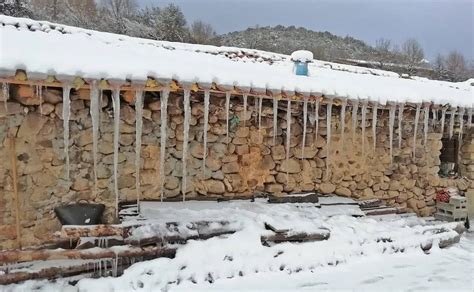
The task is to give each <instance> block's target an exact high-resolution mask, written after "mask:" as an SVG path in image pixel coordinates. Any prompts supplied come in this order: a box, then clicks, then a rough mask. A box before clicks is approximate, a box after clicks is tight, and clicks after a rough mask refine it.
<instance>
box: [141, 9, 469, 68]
mask: <svg viewBox="0 0 474 292" xmlns="http://www.w3.org/2000/svg"><path fill="white" fill-rule="evenodd" d="M138 1H139V3H140V4H141V5H143V6H146V5H148V6H150V5H155V6H156V5H157V6H164V5H166V4H168V3H170V2H173V3H176V4H178V5H179V6H180V7H181V9H182V10H183V12H184V14H185V16H186V18H187V20H188V21H189V22H192V21H193V20H196V19H200V20H203V21H205V22H208V23H210V24H212V25H213V26H214V28H215V29H216V31H217V32H218V33H225V32H230V31H236V30H243V29H246V28H247V27H251V26H255V25H260V26H267V25H271V26H274V25H277V24H281V25H285V26H289V25H295V26H297V27H298V26H303V27H306V28H308V29H312V30H316V31H326V30H327V31H329V32H331V33H333V34H336V35H340V36H346V35H350V36H352V37H355V38H359V39H362V40H363V41H365V42H367V43H369V44H374V42H375V40H376V39H378V38H381V37H384V38H388V39H391V40H392V42H393V43H398V44H401V43H402V42H403V41H404V40H405V39H407V38H411V37H414V38H416V39H418V40H419V41H420V43H421V44H422V46H423V48H424V50H425V54H426V56H427V57H428V58H429V59H433V58H434V57H435V56H436V54H437V53H438V52H439V53H442V54H446V53H448V52H449V51H451V50H458V51H460V52H461V53H463V54H464V55H465V56H466V57H467V58H468V59H474V37H473V35H474V0H431V1H428V0H398V1H397V0H373V1H369V0H364V1H361V0H322V1H321V0H320V1H317V0H177V1H170V0H138Z"/></svg>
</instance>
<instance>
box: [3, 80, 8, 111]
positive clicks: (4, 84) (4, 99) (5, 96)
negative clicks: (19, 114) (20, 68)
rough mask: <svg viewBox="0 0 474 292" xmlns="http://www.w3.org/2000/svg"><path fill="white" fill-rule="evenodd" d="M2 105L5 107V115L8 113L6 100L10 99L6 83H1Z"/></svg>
mask: <svg viewBox="0 0 474 292" xmlns="http://www.w3.org/2000/svg"><path fill="white" fill-rule="evenodd" d="M2 95H3V105H4V106H5V114H6V113H8V99H9V98H10V85H9V84H8V83H6V82H4V83H2Z"/></svg>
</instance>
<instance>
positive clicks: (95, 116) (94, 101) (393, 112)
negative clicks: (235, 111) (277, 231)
mask: <svg viewBox="0 0 474 292" xmlns="http://www.w3.org/2000/svg"><path fill="white" fill-rule="evenodd" d="M70 91H71V85H69V84H66V85H64V87H63V111H62V114H63V127H64V133H63V135H64V136H63V139H64V154H65V162H66V167H65V176H66V179H67V180H68V181H69V175H70V161H69V119H70V114H71V108H70ZM2 93H3V96H4V101H5V102H4V106H5V111H7V100H8V98H9V86H8V83H3V84H2ZM35 94H36V95H37V96H39V98H40V108H41V113H42V102H43V97H42V87H41V86H36V88H35ZM190 95H191V92H190V89H185V90H184V98H183V105H184V139H183V158H182V184H181V193H182V196H183V201H184V200H185V199H186V190H187V161H186V159H184V158H185V157H187V155H188V144H189V123H190V118H191V104H190ZM160 96H161V100H160V102H161V129H160V132H161V139H160V159H159V178H160V179H159V189H160V198H161V200H163V197H164V185H165V160H166V142H167V124H168V114H167V108H168V98H169V89H164V90H162V91H161V94H160ZM230 98H231V93H230V92H227V93H226V101H225V112H226V120H227V122H226V141H227V143H228V142H229V120H230V116H229V108H230ZM143 99H144V92H143V90H137V91H136V92H135V111H136V142H135V143H136V144H135V153H136V158H135V168H136V177H135V179H136V182H135V187H136V196H137V208H139V203H140V176H139V174H140V152H141V136H142V125H143V121H142V118H143ZM90 100H91V106H90V115H91V119H92V132H93V134H92V137H93V145H92V153H93V167H94V192H95V193H97V160H98V150H97V149H98V140H99V122H100V121H99V118H100V107H101V106H100V103H101V100H102V90H99V88H98V84H97V82H96V81H93V82H92V83H91V91H90ZM262 102H263V98H262V97H258V100H257V98H256V99H255V107H256V108H257V110H258V132H259V135H261V134H260V133H261V126H262ZM247 103H248V96H247V95H246V94H244V95H243V106H244V108H243V117H244V119H243V126H246V116H247V107H248V106H247ZM291 103H292V101H291V100H287V105H286V106H287V108H286V121H287V123H286V124H287V129H286V157H285V159H286V161H287V162H286V163H288V160H289V158H290V144H291V116H292V114H291ZM361 103H362V106H361V107H360V102H359V101H355V102H353V103H352V112H351V114H352V139H354V138H355V133H356V127H357V122H358V111H359V108H361V115H362V120H361V130H362V137H365V129H366V120H367V117H366V116H367V110H368V102H367V101H362V102H361ZM209 104H210V91H209V90H205V91H204V129H203V162H202V163H203V172H204V171H205V168H206V158H207V130H208V121H209ZM112 105H113V112H114V146H113V148H114V154H113V191H114V195H115V204H116V211H117V210H118V202H119V189H118V160H119V140H120V89H119V87H116V88H115V89H113V90H112ZM346 107H347V100H343V101H342V103H341V116H340V124H341V125H340V134H341V141H342V145H344V139H345V137H344V132H345V113H346ZM319 108H320V101H319V100H316V101H315V102H313V111H314V117H315V119H314V121H315V123H314V127H315V128H314V132H315V137H318V130H319ZM404 109H405V106H404V104H403V103H401V104H398V105H390V106H389V141H390V144H389V145H390V158H391V161H392V158H393V133H394V124H395V119H396V118H398V147H399V148H401V143H402V121H403V112H404ZM397 110H398V117H397ZM421 111H422V107H421V105H417V106H416V109H415V123H414V131H413V132H414V134H413V135H414V136H413V151H412V152H413V156H415V150H416V138H417V134H418V124H419V118H420V114H421ZM447 113H448V112H447V109H446V108H443V109H441V118H440V126H441V130H440V132H441V134H443V133H444V128H445V125H444V124H445V121H446V114H447ZM465 113H466V112H465V109H464V108H460V110H459V112H458V118H459V121H458V122H459V124H460V131H459V139H461V138H462V135H463V127H464V119H463V116H464V115H465ZM429 114H430V107H429V106H425V107H424V108H423V116H424V119H423V145H426V144H427V137H428V127H429ZM431 114H432V119H433V121H438V110H435V109H432V110H431ZM449 114H450V119H449V132H448V136H449V138H452V137H453V135H454V124H455V115H456V110H452V111H450V112H449ZM377 116H378V105H377V103H375V105H374V107H373V109H372V136H373V147H374V149H375V147H376V135H377ZM331 117H332V103H329V104H327V106H326V125H327V132H326V139H327V146H326V149H327V154H326V170H327V172H329V169H330V163H331V159H330V151H329V149H330V147H331V134H332V125H331V123H332V119H331ZM256 118H257V117H256ZM472 118H473V108H469V109H468V127H472ZM307 120H308V100H307V99H304V100H303V137H302V142H301V158H302V159H304V151H305V144H306V135H307ZM277 125H278V100H277V99H273V144H275V143H276V136H277ZM365 151H366V149H365V139H362V153H363V155H365ZM287 175H288V172H287ZM116 215H118V214H116Z"/></svg>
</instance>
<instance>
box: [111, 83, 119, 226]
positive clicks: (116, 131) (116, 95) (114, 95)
mask: <svg viewBox="0 0 474 292" xmlns="http://www.w3.org/2000/svg"><path fill="white" fill-rule="evenodd" d="M112 105H113V108H114V174H113V176H114V194H115V216H116V217H117V218H118V203H119V188H118V157H119V141H120V88H119V87H117V88H114V89H113V90H112Z"/></svg>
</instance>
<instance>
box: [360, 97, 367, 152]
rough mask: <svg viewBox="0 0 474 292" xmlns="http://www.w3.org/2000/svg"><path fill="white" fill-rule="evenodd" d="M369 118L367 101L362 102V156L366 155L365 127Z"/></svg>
mask: <svg viewBox="0 0 474 292" xmlns="http://www.w3.org/2000/svg"><path fill="white" fill-rule="evenodd" d="M366 120H367V101H364V102H363V103H362V121H361V130H362V156H364V157H365V127H366Z"/></svg>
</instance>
